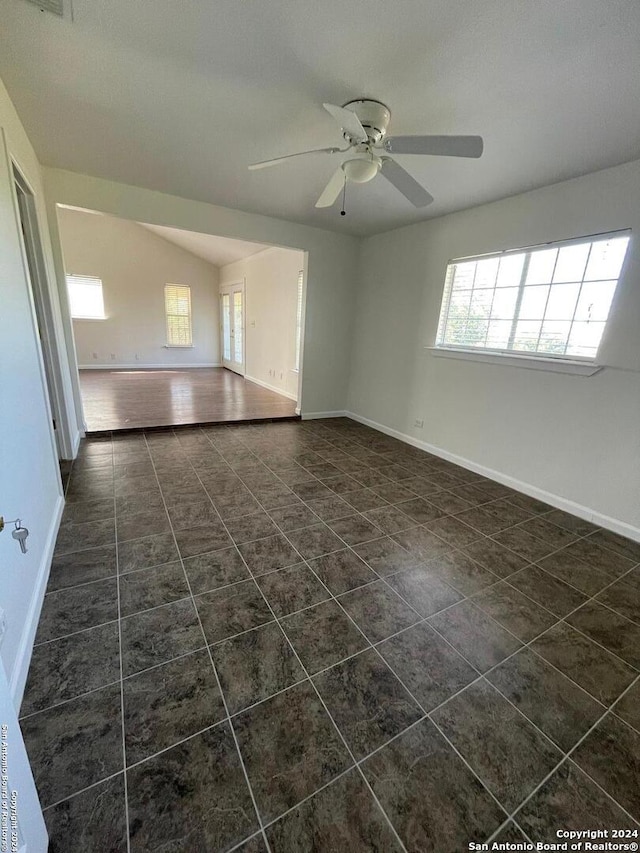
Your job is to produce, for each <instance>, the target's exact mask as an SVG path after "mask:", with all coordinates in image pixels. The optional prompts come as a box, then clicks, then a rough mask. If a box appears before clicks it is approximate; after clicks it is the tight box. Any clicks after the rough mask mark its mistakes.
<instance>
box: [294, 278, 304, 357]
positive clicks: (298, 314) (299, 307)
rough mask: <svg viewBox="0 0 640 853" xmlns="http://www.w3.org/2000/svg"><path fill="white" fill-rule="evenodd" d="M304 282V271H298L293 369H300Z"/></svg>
mask: <svg viewBox="0 0 640 853" xmlns="http://www.w3.org/2000/svg"><path fill="white" fill-rule="evenodd" d="M303 284H304V271H303V270H300V272H299V273H298V303H297V307H296V366H295V367H294V370H296V371H300V347H301V346H302V287H303Z"/></svg>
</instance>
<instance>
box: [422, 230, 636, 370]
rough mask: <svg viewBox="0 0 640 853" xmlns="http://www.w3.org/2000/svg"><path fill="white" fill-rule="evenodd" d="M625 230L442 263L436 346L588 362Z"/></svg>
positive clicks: (593, 354)
mask: <svg viewBox="0 0 640 853" xmlns="http://www.w3.org/2000/svg"><path fill="white" fill-rule="evenodd" d="M628 243H629V232H628V231H625V232H620V231H618V232H616V233H613V234H605V235H598V236H594V237H584V238H581V239H579V240H567V241H563V242H559V243H548V244H546V245H544V246H535V247H532V248H529V249H518V250H515V251H508V252H501V253H497V254H492V255H482V256H479V257H472V258H461V259H459V260H454V261H451V262H450V263H449V264H448V266H447V274H446V279H445V287H444V295H443V298H442V307H441V310H440V323H439V326H438V336H437V339H436V346H437V347H443V348H447V349H455V348H458V349H474V350H484V351H489V352H514V353H519V354H523V355H526V354H529V355H534V354H535V355H542V356H544V357H557V358H564V359H591V360H593V359H595V357H596V355H597V353H598V347H599V346H600V340H601V339H602V334H603V332H604V329H605V325H606V322H607V318H608V316H609V308H610V306H611V302H612V300H613V296H614V293H615V290H616V286H617V284H618V280H619V278H620V272H621V270H622V264H623V262H624V258H625V254H626V251H627V246H628Z"/></svg>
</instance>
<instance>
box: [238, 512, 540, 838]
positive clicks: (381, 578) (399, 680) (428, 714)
mask: <svg viewBox="0 0 640 853" xmlns="http://www.w3.org/2000/svg"><path fill="white" fill-rule="evenodd" d="M254 497H255V495H254ZM256 500H258V503H260V501H259V499H257V498H256ZM260 505H261V506H262V508H263V510H264V506H263V505H262V504H260ZM357 514H359V515H361V513H357ZM325 526H327V527H329V526H328V525H325ZM329 529H331V528H330V527H329ZM332 532H333V533H334V534H335V535H336V536H338V538H342V537H340V536H339V534H337V533H335V531H332ZM283 535H284V536H285V538H286V539H287V541H288V542H289V544H290V545H291V546H292V547H294V549H295V546H294V545H293V543H292V542H291V540H289V538H288V536H287V535H286V534H283ZM342 541H343V542H344V544H345V546H346V548H347V549H348V550H349V551H351V552H352V553H354V554H355V551H353V549H352V547H351V546H350V545H349V544H348V543H347V542H345V540H342ZM394 541H395V540H394ZM454 550H457V549H454ZM355 555H356V556H358V555H357V554H355ZM305 563H306V564H307V566H308V568H309V569H310V570H311V571H312V572H313V574H314V576H315V577H316V579H317V580H318V581H319V582H320V583H321V584H322V581H321V580H320V578H319V577H318V576H317V574H316V573H315V571H314V570H313V568H312V567H311V566H309V564H308V563H307V561H306V559H305ZM374 571H375V570H374ZM376 574H378V573H377V572H376ZM379 577H380V580H382V581H383V582H385V585H386V586H387V588H389V589H390V590H391V592H392V593H396V595H399V594H398V593H397V592H396V591H395V590H394V589H393V588H392V587H391V586H390V585H389V584H388V583H386V581H385V579H384V578H383V577H381V576H379ZM499 580H500V579H499V578H498V579H497V581H496V582H498V581H499ZM322 585H323V586H324V584H322ZM258 587H259V585H258ZM325 588H326V589H328V588H327V587H325ZM328 591H329V593H330V594H331V597H332V598H333V600H334V602H335V603H336V604H338V606H339V607H340V609H341V611H342V612H343V613H344V615H345V616H346V617H347V618H348V619H349V620H350V621H351V622H352V623H353V625H354V626H355V628H356V629H357V630H358V631H359V632H360V634H362V636H363V638H364V639H365V641H366V642H367V644H368V648H367V649H363V650H360V651H359V652H357V653H356V654H355V655H352V656H351V657H356V656H357V655H358V654H361V653H363V652H364V651H368V650H369V649H372V650H374V651H375V652H376V654H377V656H378V658H379V659H380V660H381V662H382V664H383V666H387V667H389V669H390V671H391V672H392V673H393V675H394V676H395V677H396V679H397V680H398V682H399V683H400V684H401V685H402V687H403V688H404V690H405V691H406V692H407V694H408V695H409V696H410V697H411V699H412V700H413V701H414V702H415V704H416V705H417V707H418V708H419V709H420V710H421V711H422V713H423V714H424V715H425V717H427V718H429V719H430V720H431V722H432V723H433V724H434V725H436V727H437V728H438V731H440V733H441V735H442V737H443V738H444V739H445V740H446V742H447V743H448V744H449V746H450V747H451V748H452V749H454V751H455V752H456V754H458V756H459V757H460V759H461V760H462V761H463V762H464V764H465V765H466V766H467V768H468V770H469V771H470V772H471V773H472V774H473V776H474V777H475V778H476V779H477V780H478V782H479V783H480V784H481V785H482V787H483V788H484V789H485V790H486V791H487V793H488V794H489V795H490V796H491V797H492V798H493V799H494V800H495V802H496V803H497V804H498V806H499V807H500V808H501V809H502V810H503V811H504V812H505V814H507V810H506V809H505V808H504V806H502V804H501V803H500V802H499V800H498V799H497V798H496V797H495V795H494V794H493V792H492V791H491V790H490V788H489V787H488V786H487V785H486V783H485V782H484V780H483V779H482V778H481V777H480V776H479V775H478V773H476V771H475V770H474V769H473V768H472V767H471V765H470V764H469V763H468V761H467V760H466V759H465V758H464V756H462V755H461V754H460V753H459V752H458V750H457V749H456V748H455V746H454V745H453V744H452V743H451V741H450V740H449V738H447V737H446V735H445V734H444V732H442V731H441V729H440V727H439V726H437V724H435V721H433V720H432V719H431V717H430V713H431V712H427V711H425V709H424V707H423V706H422V704H421V703H420V702H418V700H417V699H416V697H415V696H414V694H413V693H412V692H411V691H410V690H409V689H408V688H407V685H406V684H405V683H404V681H403V680H402V678H400V676H399V675H398V674H397V672H396V671H395V670H394V669H393V667H391V666H390V664H389V663H388V662H387V661H386V660H385V658H384V657H383V656H382V655H381V653H380V651H379V650H378V648H377V647H376V645H374V644H372V643H371V641H370V640H369V638H368V636H367V635H366V634H365V633H364V631H363V630H362V629H361V628H360V626H359V625H358V624H357V622H356V621H355V620H354V619H353V617H352V616H351V615H350V614H349V613H348V611H347V610H346V609H345V608H344V607H343V605H342V603H341V602H340V601H338V599H337V598H336V596H335V595H333V593H332V592H331V590H328ZM260 592H261V593H262V590H260ZM344 594H345V595H346V594H347V593H344ZM262 595H263V598H265V602H266V603H267V606H269V608H270V609H271V606H270V604H269V602H268V600H267V599H266V597H265V596H264V593H262ZM399 597H400V598H401V600H403V601H405V603H407V604H408V602H406V600H405V599H404V598H403V597H402V596H401V595H399ZM463 600H467V599H466V598H465V599H463ZM457 603H459V602H457ZM409 606H410V607H411V605H409ZM450 606H455V605H450ZM411 609H412V610H413V611H414V612H415V613H416V614H417V615H418V616H420V622H422V621H426V619H424V620H423V617H422V616H421V614H420V613H418V611H417V610H415V608H413V607H411ZM445 609H448V608H445ZM272 612H273V611H272ZM432 615H433V614H432ZM274 616H275V613H274ZM489 618H491V617H489ZM492 621H495V620H492ZM416 624H419V623H413V625H410V626H407V629H406V630H409V629H410V628H411V627H414V626H415V625H416ZM496 624H499V623H496ZM437 633H438V634H439V632H437ZM509 633H511V632H509ZM283 634H285V636H286V633H285V632H284V631H283ZM440 636H441V635H440ZM512 636H515V635H512ZM385 639H388V638H385ZM442 639H444V640H445V642H447V643H448V641H447V640H446V638H444V637H443V638H442ZM287 640H288V637H287ZM380 642H384V640H382V641H380ZM519 642H520V641H519ZM289 643H290V645H291V648H292V649H293V651H294V653H295V654H296V657H298V655H297V653H296V652H295V648H294V647H293V644H292V643H291V642H290V641H289ZM448 644H449V643H448ZM449 645H450V644H449ZM452 648H453V647H452ZM456 651H457V650H456ZM518 651H519V649H518ZM514 654H515V653H514ZM463 658H464V656H463ZM349 659H350V658H349ZM464 659H465V660H466V658H464ZM298 660H300V659H299V658H298ZM300 663H302V662H301V661H300ZM468 663H470V662H468ZM333 666H336V664H333V665H332V666H331V667H327V669H331V668H333ZM471 666H472V668H473V669H474V670H476V672H477V671H478V670H477V669H476V667H475V666H473V664H471ZM305 672H306V668H305ZM317 675H318V673H314V676H313V677H314V678H315V677H316V676H317ZM483 677H484V676H483V675H482V674H480V675H479V678H478V679H474V681H473V682H472V683H476V681H478V680H480V679H482V678H483ZM310 680H311V683H312V685H313V687H314V689H315V691H316V693H317V695H318V697H319V698H320V701H321V702H322V704H323V706H324V707H325V710H326V711H327V713H328V714H329V716H330V717H331V720H332V722H333V723H334V726H335V727H336V730H338V732H339V734H340V736H341V738H342V740H343V742H344V743H345V746H347V749H349V747H348V745H347V743H346V740H345V739H344V737H343V736H342V733H341V732H340V730H339V728H338V726H337V724H336V723H335V721H334V720H333V717H332V715H331V713H330V712H329V709H328V708H327V706H326V704H325V702H324V700H323V699H322V697H321V695H320V693H319V691H318V689H317V687H316V685H315V683H314V682H313V678H310ZM467 687H469V685H466V686H465V687H464V688H463V690H465V689H466V688H467ZM460 692H462V691H460ZM449 698H451V697H449ZM505 698H506V697H505ZM447 701H448V700H447ZM443 704H444V703H443ZM509 704H512V703H511V702H509ZM513 707H514V708H515V706H513ZM516 711H518V713H519V714H520V715H521V716H523V717H524V718H525V719H527V721H528V722H530V723H532V721H530V720H528V718H527V717H525V715H524V714H522V712H520V710H519V709H518V708H516ZM532 724H533V723H532ZM533 725H535V724H533ZM536 729H537V726H536ZM405 731H407V729H403V731H402V732H401V733H400V734H404V733H405ZM541 734H542V736H543V737H544V738H545V739H546V740H549V739H548V737H547V736H546V735H545V734H544V732H541ZM383 746H386V742H385V744H383ZM349 754H350V755H352V753H351V750H350V749H349ZM362 775H363V778H365V781H366V777H364V774H362ZM367 785H368V783H367ZM368 787H369V788H370V790H371V792H372V794H374V792H373V790H372V789H371V787H370V786H369V785H368ZM374 797H375V799H376V802H378V805H379V806H380V808H382V806H381V804H380V803H379V801H378V799H377V797H376V796H375V794H374ZM383 812H384V809H383ZM385 814H386V812H385ZM387 819H388V820H389V822H390V823H391V821H390V819H389V817H388V816H387Z"/></svg>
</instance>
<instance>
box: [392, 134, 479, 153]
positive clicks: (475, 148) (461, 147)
mask: <svg viewBox="0 0 640 853" xmlns="http://www.w3.org/2000/svg"><path fill="white" fill-rule="evenodd" d="M383 147H384V148H385V150H386V151H389V152H390V153H391V154H434V155H436V156H441V157H481V156H482V149H483V147H484V143H483V141H482V137H481V136H389V137H387V139H385V141H384V143H383Z"/></svg>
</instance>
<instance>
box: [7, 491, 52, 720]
mask: <svg viewBox="0 0 640 853" xmlns="http://www.w3.org/2000/svg"><path fill="white" fill-rule="evenodd" d="M63 509H64V498H63V497H62V495H59V497H58V500H57V503H56V507H55V510H54V514H53V520H52V523H51V526H50V528H49V533H48V534H47V540H46V542H45V546H44V549H43V552H42V559H41V561H40V568H39V569H38V576H37V578H36V584H35V588H34V590H33V594H32V597H31V604H30V605H29V611H28V613H27V618H26V620H25V624H24V628H23V630H22V637H21V639H20V645H19V646H18V652H17V654H16V659H15V662H14V664H13V670H12V672H11V678H10V681H9V687H10V689H11V698H12V699H13V704H14V707H15V709H16V712H17V711H19V709H20V704H21V702H22V694H23V693H24V687H25V684H26V682H27V674H28V672H29V664H30V663H31V653H32V652H33V644H34V641H35V638H36V630H37V628H38V620H39V619H40V611H41V610H42V602H43V600H44V593H45V590H46V588H47V581H48V580H49V569H50V568H51V562H52V560H53V549H54V548H55V544H56V538H57V536H58V528H59V527H60V519H61V518H62V511H63Z"/></svg>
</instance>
